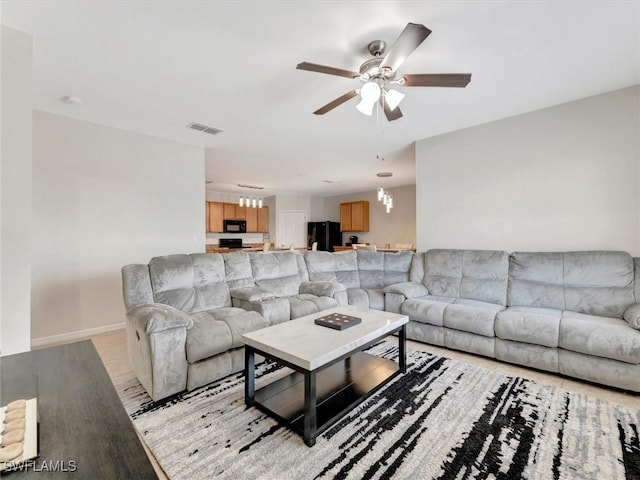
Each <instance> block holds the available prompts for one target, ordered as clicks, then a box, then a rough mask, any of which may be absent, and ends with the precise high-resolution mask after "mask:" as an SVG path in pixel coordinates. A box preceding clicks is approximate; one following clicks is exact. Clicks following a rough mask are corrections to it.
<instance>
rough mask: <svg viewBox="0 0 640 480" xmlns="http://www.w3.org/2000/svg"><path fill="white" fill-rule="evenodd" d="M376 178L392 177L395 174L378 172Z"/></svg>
mask: <svg viewBox="0 0 640 480" xmlns="http://www.w3.org/2000/svg"><path fill="white" fill-rule="evenodd" d="M376 176H378V177H380V178H386V177H392V176H393V173H391V172H378V173H376Z"/></svg>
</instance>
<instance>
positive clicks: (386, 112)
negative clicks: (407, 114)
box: [378, 97, 402, 122]
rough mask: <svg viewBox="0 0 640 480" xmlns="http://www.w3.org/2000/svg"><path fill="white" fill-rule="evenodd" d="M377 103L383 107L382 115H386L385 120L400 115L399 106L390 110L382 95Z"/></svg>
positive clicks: (394, 118) (390, 119)
mask: <svg viewBox="0 0 640 480" xmlns="http://www.w3.org/2000/svg"><path fill="white" fill-rule="evenodd" d="M378 103H379V104H380V106H381V107H382V108H383V109H384V115H385V116H386V117H387V120H389V121H390V122H392V121H394V120H397V119H399V118H400V117H402V112H401V111H400V107H396V108H394V109H393V110H391V109H390V108H389V105H387V102H385V101H384V99H383V98H382V97H380V99H379V100H378Z"/></svg>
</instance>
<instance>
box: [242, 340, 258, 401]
mask: <svg viewBox="0 0 640 480" xmlns="http://www.w3.org/2000/svg"><path fill="white" fill-rule="evenodd" d="M255 393H256V357H255V352H254V351H253V348H251V347H248V346H245V347H244V403H245V404H247V405H248V406H252V405H253V404H254V403H255Z"/></svg>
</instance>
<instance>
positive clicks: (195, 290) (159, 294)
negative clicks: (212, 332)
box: [149, 253, 231, 313]
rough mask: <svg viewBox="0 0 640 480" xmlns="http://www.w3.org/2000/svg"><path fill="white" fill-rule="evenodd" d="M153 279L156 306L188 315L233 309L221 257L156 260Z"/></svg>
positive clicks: (200, 255) (152, 265) (151, 264)
mask: <svg viewBox="0 0 640 480" xmlns="http://www.w3.org/2000/svg"><path fill="white" fill-rule="evenodd" d="M149 276H150V278H151V286H152V289H153V300H154V302H156V303H164V304H165V305H170V306H172V307H175V308H177V309H178V310H182V311H183V312H188V313H192V312H200V311H204V310H211V309H214V308H221V307H229V306H231V297H230V295H229V287H228V286H227V283H226V282H225V272H224V261H223V260H222V256H221V255H220V254H206V253H196V254H192V255H168V256H163V257H155V258H152V259H151V261H150V262H149Z"/></svg>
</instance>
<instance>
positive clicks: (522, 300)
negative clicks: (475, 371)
mask: <svg viewBox="0 0 640 480" xmlns="http://www.w3.org/2000/svg"><path fill="white" fill-rule="evenodd" d="M421 256H422V261H420V257H421ZM416 259H417V262H415V267H416V268H415V270H414V271H413V272H412V275H413V276H414V279H413V280H414V281H413V282H409V283H404V284H399V285H392V286H389V287H387V288H386V289H385V292H386V296H387V301H386V304H387V306H388V308H389V309H390V310H393V311H396V312H401V313H403V314H406V315H408V316H409V320H410V321H409V324H408V326H407V338H410V339H413V340H418V341H421V342H425V343H431V344H434V345H441V346H445V347H448V348H453V349H457V350H462V351H466V352H471V353H476V354H480V355H484V356H487V357H491V358H497V359H499V360H503V361H506V362H510V363H516V364H519V365H525V366H529V367H534V368H538V369H541V370H547V371H551V372H556V373H562V374H565V375H569V376H573V377H577V378H582V379H585V380H590V381H593V382H597V383H602V384H605V385H610V386H615V387H618V388H623V389H628V390H633V391H636V392H638V391H640V331H638V328H640V305H638V301H639V300H640V296H639V293H640V292H639V289H638V280H639V278H638V277H639V275H640V273H639V271H640V270H639V269H638V259H635V268H634V259H633V258H632V257H631V256H630V255H629V254H628V253H625V252H601V251H598V252H564V253H537V252H529V253H524V252H522V253H520V252H518V253H513V254H511V255H508V254H507V253H506V252H499V251H474V250H429V251H427V252H426V253H424V254H416ZM421 266H422V268H423V271H420V267H421ZM420 277H421V278H420ZM417 280H420V282H419V283H418V281H417Z"/></svg>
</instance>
